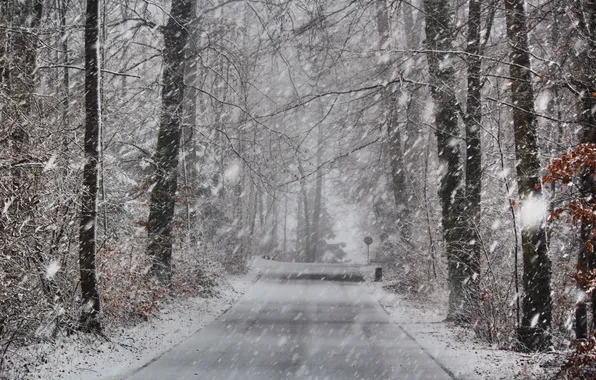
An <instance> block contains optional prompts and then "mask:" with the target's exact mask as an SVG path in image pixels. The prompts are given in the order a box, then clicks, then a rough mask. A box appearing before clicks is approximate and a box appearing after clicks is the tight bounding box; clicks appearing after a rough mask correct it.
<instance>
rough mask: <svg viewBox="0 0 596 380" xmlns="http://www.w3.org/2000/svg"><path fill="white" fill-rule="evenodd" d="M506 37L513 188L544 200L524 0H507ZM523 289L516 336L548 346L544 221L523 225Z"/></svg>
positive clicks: (532, 346)
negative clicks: (520, 313) (519, 322)
mask: <svg viewBox="0 0 596 380" xmlns="http://www.w3.org/2000/svg"><path fill="white" fill-rule="evenodd" d="M505 7H506V10H507V35H508V37H509V41H510V45H511V48H512V53H511V63H512V64H511V65H510V66H509V71H510V76H511V78H512V83H511V97H512V103H513V104H515V105H516V107H515V108H514V109H513V124H514V129H515V154H516V159H517V165H516V169H517V186H518V193H519V197H520V200H521V203H522V208H523V205H524V203H525V202H529V201H530V200H531V199H537V200H539V199H541V198H542V185H541V182H540V159H539V157H538V141H537V132H536V125H537V120H536V114H535V111H534V91H533V87H532V77H531V74H530V55H529V50H528V34H527V30H526V15H525V10H524V1H523V0H505ZM522 247H523V267H524V274H523V288H524V296H523V300H522V322H521V326H520V328H519V330H518V335H519V340H520V342H521V343H522V344H523V345H525V346H526V347H527V348H528V349H530V350H541V349H546V348H548V346H549V345H550V337H549V332H548V330H549V328H550V325H551V319H552V300H551V287H550V278H551V262H550V259H549V257H548V242H547V237H546V229H545V225H544V223H542V224H541V225H539V226H535V225H530V226H528V225H522Z"/></svg>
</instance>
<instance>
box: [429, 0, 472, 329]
mask: <svg viewBox="0 0 596 380" xmlns="http://www.w3.org/2000/svg"><path fill="white" fill-rule="evenodd" d="M424 9H425V12H426V40H427V44H428V46H429V49H430V50H431V52H430V53H428V54H427V60H428V66H429V72H430V77H431V93H432V97H433V100H434V104H435V127H436V136H437V148H438V152H439V163H440V165H441V166H442V167H443V171H444V172H443V173H442V174H441V180H440V186H439V198H440V200H441V209H442V224H443V237H444V239H445V245H446V253H447V260H448V276H449V288H450V293H449V311H448V315H447V319H449V320H453V321H457V322H462V321H467V320H469V316H467V315H466V313H465V310H464V308H463V306H464V304H465V301H466V297H467V296H468V294H467V292H468V288H467V285H468V284H470V283H471V282H472V281H471V279H473V278H474V274H475V265H474V264H473V263H471V262H470V256H469V255H468V254H467V247H466V243H467V242H466V241H463V240H462V239H463V238H465V236H466V231H465V227H466V226H465V225H464V224H463V219H464V218H463V212H464V183H463V171H462V164H463V160H462V154H461V151H460V138H459V136H460V133H459V126H458V112H457V109H458V104H457V98H456V95H455V89H456V87H457V86H456V76H455V68H454V67H453V64H452V62H451V61H452V60H453V59H454V57H453V56H452V55H451V54H449V53H447V51H449V50H451V45H452V42H453V41H454V39H455V31H454V29H453V19H452V17H451V16H450V14H451V9H450V7H449V1H447V0H425V1H424Z"/></svg>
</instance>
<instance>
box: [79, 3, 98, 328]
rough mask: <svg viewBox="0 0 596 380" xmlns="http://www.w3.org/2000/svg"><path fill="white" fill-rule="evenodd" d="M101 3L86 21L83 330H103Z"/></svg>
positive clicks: (89, 9)
mask: <svg viewBox="0 0 596 380" xmlns="http://www.w3.org/2000/svg"><path fill="white" fill-rule="evenodd" d="M99 47H100V42H99V1H98V0H87V11H86V22H85V140H84V147H85V166H84V168H83V191H82V199H81V206H82V207H81V224H80V228H79V266H80V272H81V293H82V298H81V301H82V311H81V317H80V321H79V322H80V329H81V330H82V331H85V332H99V331H101V323H100V319H99V311H100V300H99V289H98V285H97V274H96V264H95V259H96V257H95V253H96V252H95V251H96V241H95V237H96V219H97V188H98V169H99V146H100V141H99V140H100V128H101V127H100V120H101V118H100V97H99V95H100V94H99V92H100V87H99V78H100V75H99Z"/></svg>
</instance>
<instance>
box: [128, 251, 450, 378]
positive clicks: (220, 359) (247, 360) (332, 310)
mask: <svg viewBox="0 0 596 380" xmlns="http://www.w3.org/2000/svg"><path fill="white" fill-rule="evenodd" d="M259 265H261V266H262V268H261V270H262V271H263V275H262V276H261V278H260V279H259V281H258V282H256V283H255V284H254V285H253V286H252V288H251V289H250V290H249V291H248V292H247V293H246V294H245V295H244V296H243V297H242V298H241V299H240V300H239V301H238V302H237V303H236V304H235V305H234V306H233V307H232V308H231V309H230V310H229V311H228V312H227V313H225V314H224V315H223V316H221V317H220V318H219V319H217V320H216V321H214V322H213V323H211V324H210V325H207V326H205V328H203V329H202V330H201V331H200V332H198V333H197V334H195V335H193V336H191V337H190V338H189V339H187V340H186V341H184V342H183V343H181V344H180V345H178V346H176V347H175V348H173V349H172V350H170V351H168V352H166V353H165V354H163V355H162V356H160V357H159V358H157V359H156V360H154V361H153V362H151V363H149V364H148V365H147V366H145V367H144V368H142V369H141V370H139V371H137V372H135V373H133V374H131V376H130V377H128V378H129V379H138V380H151V379H155V380H166V379H201V380H207V379H246V380H250V379H258V380H277V379H320V380H323V379H330V380H332V379H338V380H343V379H420V380H427V379H428V380H430V379H452V377H451V376H450V375H449V374H448V373H446V372H445V371H444V370H443V369H442V368H441V367H440V366H439V365H438V364H437V363H436V362H435V361H434V360H433V359H432V358H431V357H430V356H429V355H427V354H426V353H425V352H424V351H423V350H422V349H421V348H420V346H418V344H417V343H416V342H415V341H414V340H412V339H411V338H409V337H408V335H407V334H406V333H405V331H404V330H402V329H401V328H400V326H398V325H397V324H394V323H392V322H391V321H390V319H389V317H388V315H387V314H386V313H385V311H384V310H383V309H382V308H381V306H379V304H378V303H377V302H376V301H375V300H374V299H373V297H372V296H371V295H370V291H369V289H370V288H369V286H370V285H367V284H366V283H364V282H361V280H362V276H361V274H360V272H359V271H358V268H357V267H354V266H347V265H330V264H291V263H278V262H274V261H271V262H261V264H259Z"/></svg>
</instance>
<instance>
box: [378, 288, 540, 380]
mask: <svg viewBox="0 0 596 380" xmlns="http://www.w3.org/2000/svg"><path fill="white" fill-rule="evenodd" d="M373 285H374V287H372V288H371V292H372V293H373V296H374V297H375V298H376V299H377V300H378V301H379V303H380V304H381V306H383V308H384V309H385V311H387V313H388V314H389V315H390V316H391V319H392V320H393V321H394V322H395V323H397V324H399V325H400V326H401V327H402V328H403V329H404V330H405V331H406V333H407V334H408V335H410V337H412V338H413V339H414V340H416V342H417V343H418V344H419V345H420V346H421V347H422V349H424V351H425V352H426V353H427V354H429V355H431V356H432V357H433V358H434V359H435V361H437V362H438V363H439V364H440V365H441V366H442V367H443V368H446V369H447V370H449V371H450V372H451V374H452V375H453V376H454V377H455V378H456V379H458V380H480V379H482V380H506V379H507V380H509V379H541V378H544V377H543V376H544V375H545V372H544V369H542V368H540V366H539V365H538V364H537V360H536V358H535V357H531V356H530V355H525V354H522V353H519V352H513V351H505V350H499V349H496V348H491V347H489V346H488V345H487V344H486V343H483V342H479V341H478V340H475V339H474V333H473V332H472V331H470V330H466V329H463V328H461V327H456V326H453V325H451V324H448V323H446V322H444V321H443V320H444V318H445V315H446V310H442V309H441V308H440V307H438V308H437V307H436V308H432V306H431V305H426V304H423V303H421V302H420V301H419V300H418V301H417V302H415V301H413V300H408V299H406V298H405V297H403V296H400V295H397V294H393V293H389V292H387V291H385V290H384V289H383V288H382V283H373Z"/></svg>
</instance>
